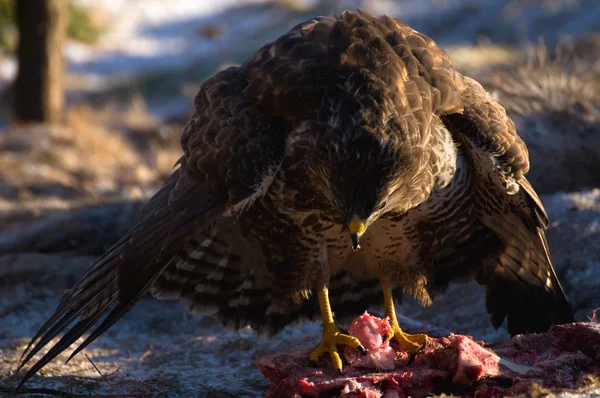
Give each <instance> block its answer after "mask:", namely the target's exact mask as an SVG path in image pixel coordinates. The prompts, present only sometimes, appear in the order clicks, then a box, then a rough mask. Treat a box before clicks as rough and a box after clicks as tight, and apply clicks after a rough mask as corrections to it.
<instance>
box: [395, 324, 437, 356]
mask: <svg viewBox="0 0 600 398" xmlns="http://www.w3.org/2000/svg"><path fill="white" fill-rule="evenodd" d="M390 323H391V326H392V332H391V333H389V334H387V335H386V336H385V339H386V340H389V339H394V340H396V342H397V343H398V344H400V347H401V348H402V349H403V350H404V351H407V352H409V353H411V354H416V353H417V352H419V351H420V350H421V349H422V348H423V347H425V345H426V344H427V335H426V334H408V333H404V332H403V331H402V329H400V326H399V325H398V322H397V321H396V322H394V321H393V320H392V321H391V322H390Z"/></svg>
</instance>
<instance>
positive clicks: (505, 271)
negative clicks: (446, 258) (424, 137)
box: [442, 74, 573, 334]
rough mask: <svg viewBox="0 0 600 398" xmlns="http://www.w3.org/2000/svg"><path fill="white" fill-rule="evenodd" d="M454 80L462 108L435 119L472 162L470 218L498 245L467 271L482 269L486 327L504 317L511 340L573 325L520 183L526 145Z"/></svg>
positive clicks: (468, 83)
mask: <svg viewBox="0 0 600 398" xmlns="http://www.w3.org/2000/svg"><path fill="white" fill-rule="evenodd" d="M457 76H458V78H457V81H458V82H459V84H458V86H459V89H460V90H461V95H462V99H463V104H464V109H463V111H462V112H460V113H458V112H457V113H452V114H448V115H444V116H443V117H442V119H443V121H444V123H445V124H446V125H447V126H448V129H449V130H450V131H451V132H452V134H453V136H454V137H455V139H456V141H457V142H459V144H460V145H461V146H462V147H463V148H464V150H465V152H466V153H467V154H468V156H469V157H470V158H471V164H472V167H471V168H472V172H473V174H474V178H475V183H474V189H475V190H476V193H475V198H476V200H475V201H474V206H475V213H476V214H477V217H478V218H479V219H480V220H481V222H482V223H483V224H484V225H485V227H487V228H488V229H489V230H491V231H493V233H494V234H495V235H496V236H497V237H498V238H499V240H500V242H501V244H500V249H499V250H496V251H489V252H488V255H487V258H485V256H484V264H483V265H479V264H475V265H474V266H476V267H480V268H481V269H480V273H479V276H478V277H477V280H478V281H479V282H481V283H484V284H486V285H487V300H486V302H487V308H488V312H489V313H490V316H491V319H492V323H493V325H494V326H496V327H498V326H500V324H501V323H502V322H503V321H504V319H507V321H508V329H509V332H510V333H512V334H515V333H525V332H540V331H544V330H546V329H547V328H548V327H549V326H550V325H551V324H553V323H567V322H572V321H573V315H572V312H571V309H570V306H569V304H568V301H567V298H566V296H565V294H564V291H563V290H562V287H561V286H560V283H559V281H558V278H557V277H556V272H555V271H554V268H553V266H552V261H551V259H550V252H549V249H548V245H547V242H546V238H545V234H544V228H546V227H547V226H548V216H547V214H546V211H545V210H544V207H543V205H542V201H541V200H540V198H539V196H538V195H537V194H536V192H535V191H534V189H533V187H532V186H531V185H530V183H529V181H527V179H526V178H525V177H524V176H525V174H526V173H527V171H528V170H529V155H528V152H527V147H526V146H525V143H524V142H523V141H522V140H521V138H520V137H519V136H518V134H517V132H516V129H515V126H514V124H513V122H512V121H511V120H510V118H509V117H508V116H507V115H506V112H505V110H504V108H503V107H502V106H501V105H500V104H498V103H497V102H495V101H494V100H493V99H492V97H491V96H490V95H489V94H488V93H487V92H486V91H485V90H484V89H483V87H481V85H480V84H479V83H477V82H476V81H474V80H473V79H470V78H468V77H462V76H460V75H458V74H457Z"/></svg>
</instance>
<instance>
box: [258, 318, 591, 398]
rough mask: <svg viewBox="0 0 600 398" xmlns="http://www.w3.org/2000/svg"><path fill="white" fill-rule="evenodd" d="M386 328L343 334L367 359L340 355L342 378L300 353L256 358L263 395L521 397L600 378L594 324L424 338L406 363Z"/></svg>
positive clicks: (365, 325)
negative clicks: (483, 336) (509, 334)
mask: <svg viewBox="0 0 600 398" xmlns="http://www.w3.org/2000/svg"><path fill="white" fill-rule="evenodd" d="M389 331H390V329H389V324H388V323H387V320H385V319H380V318H377V317H374V316H372V315H369V314H367V313H365V314H363V315H361V316H359V317H358V318H357V319H356V320H355V321H354V322H353V323H352V325H351V326H350V328H349V333H350V334H352V335H353V336H356V337H357V338H358V339H359V340H360V341H361V343H362V344H363V346H364V347H365V348H366V349H367V355H366V356H365V357H361V356H360V355H358V354H356V353H354V352H353V351H351V350H349V349H348V350H344V354H345V357H346V360H347V362H348V364H347V365H345V367H344V369H343V373H342V374H341V375H340V374H338V372H337V371H335V370H334V369H332V368H331V365H330V363H329V360H328V358H324V359H322V360H321V361H320V362H319V364H318V366H316V365H314V364H312V363H310V362H309V360H308V351H307V350H301V351H292V352H287V353H278V354H274V355H270V356H267V357H263V358H261V359H260V360H259V362H258V366H259V368H260V370H261V371H262V373H263V374H264V375H265V377H267V378H268V379H269V380H270V381H271V387H270V388H269V390H268V391H267V397H272V398H276V397H318V396H322V395H326V396H331V397H347V398H348V397H369V398H371V397H377V398H379V397H384V398H393V397H398V398H400V397H406V396H416V397H418V396H422V395H425V394H427V393H430V392H437V393H452V394H456V395H474V394H476V395H477V396H478V397H496V396H498V397H500V396H506V395H514V394H520V393H521V394H522V393H526V392H527V391H528V390H529V389H530V388H531V386H532V385H533V384H534V383H536V384H539V385H542V386H543V387H547V388H577V387H579V386H581V384H582V383H583V381H584V378H585V376H586V375H588V374H599V373H600V324H599V323H595V322H588V323H573V324H569V325H560V326H555V327H553V328H552V329H551V330H550V331H549V332H547V333H543V334H531V335H519V336H515V337H514V338H512V339H511V340H508V341H506V342H504V343H502V344H499V345H496V346H493V347H490V346H486V345H485V344H483V343H479V342H476V341H473V339H472V338H471V337H469V336H462V335H453V334H452V335H450V336H448V337H441V338H430V340H429V342H428V343H427V346H426V347H425V348H424V349H423V350H422V351H421V352H420V353H419V354H418V355H417V356H416V357H415V359H414V361H413V362H412V363H411V364H408V362H409V355H408V354H407V353H406V352H403V351H402V350H400V349H399V348H398V347H397V346H395V343H394V342H392V343H391V345H390V343H389V342H385V341H383V338H382V337H383V335H385V334H386V333H389ZM392 353H393V357H392ZM363 358H364V359H363ZM392 363H393V367H392V365H391V364H392ZM384 369H385V370H384Z"/></svg>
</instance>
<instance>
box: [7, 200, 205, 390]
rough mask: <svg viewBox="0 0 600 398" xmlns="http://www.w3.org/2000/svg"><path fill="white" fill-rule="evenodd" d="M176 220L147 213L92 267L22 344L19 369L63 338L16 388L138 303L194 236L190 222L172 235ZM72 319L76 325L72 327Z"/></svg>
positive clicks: (171, 214) (175, 215) (175, 213)
mask: <svg viewBox="0 0 600 398" xmlns="http://www.w3.org/2000/svg"><path fill="white" fill-rule="evenodd" d="M165 209H167V210H168V211H165ZM205 210H207V211H210V210H213V209H205ZM181 216H182V212H180V211H174V210H170V208H169V207H168V206H166V205H165V207H163V208H162V209H160V210H158V211H156V212H153V213H150V214H147V215H146V217H145V218H144V219H143V220H142V221H141V222H140V223H139V224H138V225H136V226H135V227H134V228H133V229H132V230H131V231H130V232H129V233H128V234H127V235H126V236H125V237H123V238H122V239H121V240H119V241H118V242H117V243H115V244H114V245H113V246H112V247H111V248H110V249H109V250H108V251H107V253H105V254H104V255H103V256H102V257H100V258H99V259H98V260H97V261H96V262H95V263H94V265H93V266H92V267H91V268H90V269H89V270H88V271H87V272H86V274H85V275H84V276H83V278H82V279H81V280H80V281H79V282H78V283H77V284H76V285H75V287H73V288H72V289H70V290H69V291H67V292H66V293H65V295H64V296H63V298H62V299H61V302H60V304H59V305H58V308H57V309H56V311H55V312H54V314H52V316H51V317H50V319H48V321H46V322H45V323H44V324H43V325H42V327H41V328H40V330H39V331H38V332H37V333H36V334H35V335H34V336H33V338H32V339H31V341H30V342H29V344H28V345H27V347H26V349H25V351H24V353H23V355H22V356H21V361H20V364H19V367H18V369H19V370H20V369H22V368H23V367H24V366H25V365H26V364H27V363H28V362H29V361H31V359H32V358H33V357H34V356H35V355H36V354H37V353H38V352H39V351H40V350H42V349H43V348H44V347H46V346H47V345H48V344H49V343H50V342H51V341H52V340H53V339H54V338H55V337H57V336H58V335H59V334H61V333H62V332H65V331H66V333H65V334H64V335H63V336H62V338H61V339H60V340H59V341H58V342H57V343H56V344H54V345H53V346H52V347H51V348H50V350H49V351H48V352H47V353H46V354H45V355H44V356H43V357H42V358H41V359H40V360H39V361H38V362H36V363H35V364H34V365H33V366H32V367H31V368H30V369H29V370H28V371H27V373H26V374H25V376H24V377H23V379H22V381H21V383H20V384H19V387H21V386H22V385H23V384H24V383H25V382H26V381H27V380H28V379H29V378H31V377H32V376H33V375H34V374H35V373H36V372H37V371H38V370H40V369H41V368H42V367H44V366H45V365H46V364H47V363H48V362H50V361H52V360H53V359H54V358H55V357H56V356H58V355H59V354H60V353H61V352H62V351H64V350H65V349H67V348H68V347H69V346H70V345H71V344H73V343H74V342H75V341H76V340H77V339H79V338H80V337H81V336H82V335H83V334H85V333H87V332H88V331H89V330H90V329H92V328H93V327H94V326H95V325H97V324H98V322H100V321H101V320H102V322H101V323H100V324H99V325H98V326H97V327H96V328H95V329H94V330H93V332H92V333H91V334H90V335H89V336H88V337H87V338H86V339H85V340H84V342H83V343H82V344H80V345H79V346H78V347H77V348H76V349H75V350H74V351H73V353H72V354H71V356H70V357H69V360H70V359H71V358H72V357H73V356H74V355H76V354H77V353H79V352H80V351H81V350H82V349H84V348H85V347H86V346H87V345H89V344H90V343H92V342H93V341H94V340H95V339H96V338H98V337H99V336H100V335H101V334H102V333H104V332H105V331H106V330H107V329H108V328H109V327H111V326H112V325H113V324H114V323H115V322H117V321H118V320H119V319H121V318H122V317H123V315H125V314H126V313H127V312H128V311H129V310H130V309H131V308H132V307H133V306H134V305H135V304H136V303H137V302H138V301H139V300H140V298H141V297H142V296H143V295H144V294H145V293H146V292H147V291H148V289H149V286H150V285H151V284H152V283H153V281H154V280H155V279H156V278H157V277H158V276H159V275H160V274H161V273H162V272H163V271H164V269H165V268H166V267H167V266H168V264H169V263H170V262H171V260H172V259H173V257H174V256H175V254H176V253H177V252H178V250H179V249H180V248H181V246H183V244H184V243H185V241H186V239H187V237H188V236H190V235H191V234H193V228H195V227H197V225H195V224H194V223H193V222H191V221H190V222H188V223H186V226H185V228H181V229H180V230H174V229H173V228H172V226H173V225H174V224H175V223H176V221H177V220H178V218H180V217H181ZM169 237H173V238H174V239H173V242H176V243H174V244H173V245H171V246H166V247H165V246H163V242H164V241H165V240H166V239H167V238H169ZM77 318H79V321H78V322H77V323H75V324H74V325H73V323H74V322H75V321H76V320H77Z"/></svg>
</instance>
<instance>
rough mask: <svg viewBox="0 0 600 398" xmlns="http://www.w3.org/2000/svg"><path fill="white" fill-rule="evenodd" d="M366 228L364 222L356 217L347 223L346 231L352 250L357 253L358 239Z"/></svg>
mask: <svg viewBox="0 0 600 398" xmlns="http://www.w3.org/2000/svg"><path fill="white" fill-rule="evenodd" d="M366 229H367V227H366V225H365V222H364V221H363V220H361V219H360V218H359V217H357V216H353V217H352V219H351V220H350V222H349V223H348V230H349V231H350V239H352V250H354V251H357V250H358V249H360V244H359V241H360V237H361V236H362V235H363V234H364V233H365V231H366Z"/></svg>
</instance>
